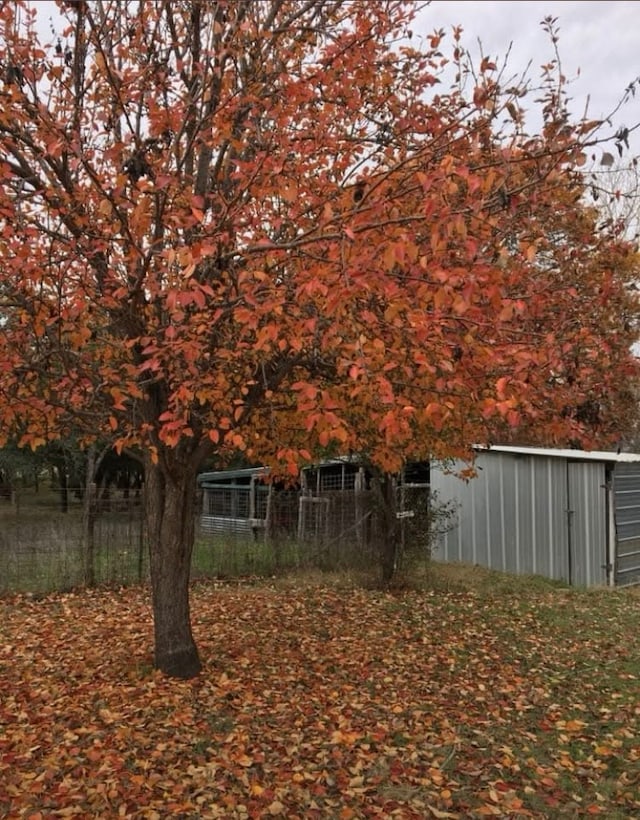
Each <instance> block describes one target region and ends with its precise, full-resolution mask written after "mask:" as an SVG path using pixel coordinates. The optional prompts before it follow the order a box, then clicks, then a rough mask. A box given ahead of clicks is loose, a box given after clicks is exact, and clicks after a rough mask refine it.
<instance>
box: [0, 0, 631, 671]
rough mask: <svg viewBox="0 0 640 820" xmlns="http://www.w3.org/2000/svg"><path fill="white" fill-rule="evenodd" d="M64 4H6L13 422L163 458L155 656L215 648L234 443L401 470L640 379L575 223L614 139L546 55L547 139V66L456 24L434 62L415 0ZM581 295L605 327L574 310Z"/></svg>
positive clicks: (3, 381) (5, 409) (24, 431)
mask: <svg viewBox="0 0 640 820" xmlns="http://www.w3.org/2000/svg"><path fill="white" fill-rule="evenodd" d="M60 8H61V10H62V12H63V13H64V14H65V15H67V20H68V25H67V27H66V28H65V29H64V30H63V31H61V32H60V40H59V41H55V42H53V43H51V44H48V45H47V44H42V43H40V41H39V38H38V35H37V31H36V29H35V25H34V24H35V20H36V18H37V15H38V7H37V5H36V6H35V7H34V8H33V9H31V10H30V8H29V6H28V5H27V4H24V3H12V4H8V3H6V4H3V6H2V9H1V10H0V32H1V38H2V40H1V41H2V52H1V54H0V58H1V61H2V73H3V81H2V88H1V90H0V95H1V97H2V100H1V101H2V107H1V110H0V155H1V157H2V159H1V160H0V220H1V226H2V231H1V233H0V252H1V258H2V272H1V281H0V298H1V299H2V304H3V316H4V321H3V323H2V325H1V327H0V332H1V333H2V356H1V358H0V405H1V407H2V418H3V430H7V431H9V430H15V431H17V432H18V433H19V435H20V436H21V441H22V443H23V444H24V445H30V446H32V447H37V446H38V445H40V444H42V443H44V442H46V441H48V440H50V439H55V438H57V437H59V436H63V435H65V434H67V432H68V431H69V430H70V429H73V430H77V429H82V430H83V431H84V432H83V436H84V441H85V443H87V444H88V443H89V442H90V441H92V440H93V439H95V438H96V437H99V436H105V437H108V436H113V437H115V438H116V439H117V441H118V446H120V447H134V446H135V447H137V448H138V449H139V452H141V453H142V459H143V462H144V469H145V515H146V521H147V530H148V537H149V548H150V556H151V585H152V597H153V610H154V624H155V662H156V665H157V666H158V667H159V668H160V669H162V670H164V671H165V672H167V673H168V674H171V675H177V676H191V675H194V674H196V673H197V672H198V670H199V669H200V659H199V657H198V652H197V649H196V646H195V643H194V641H193V636H192V632H191V625H190V614H189V597H188V582H189V570H190V559H191V549H192V543H193V527H194V509H193V503H194V486H195V477H196V473H197V471H198V468H199V466H200V465H201V464H202V462H203V459H205V458H207V457H210V456H211V454H212V453H213V452H214V451H217V452H218V454H219V455H220V456H224V454H225V452H232V451H237V450H240V451H242V452H244V453H245V454H246V456H247V458H250V459H255V460H257V459H260V460H264V461H268V462H269V463H272V464H280V465H285V466H286V468H287V469H289V470H290V471H291V472H295V471H296V469H297V465H298V464H299V463H300V462H301V461H304V460H308V459H310V458H311V457H312V453H313V452H314V450H315V449H316V448H321V447H328V446H332V447H334V448H337V449H338V450H341V451H344V452H346V451H348V450H356V451H358V452H362V453H363V454H366V456H367V457H368V458H369V459H370V461H371V463H373V464H375V465H377V466H378V467H379V468H380V469H382V470H393V469H396V468H397V467H398V466H399V465H400V464H401V462H402V461H403V460H404V459H405V458H409V457H428V456H436V457H438V456H440V457H441V456H452V455H465V454H466V455H468V454H469V448H470V446H471V444H472V443H474V442H478V441H486V440H489V439H490V438H491V437H492V436H493V435H494V434H495V431H496V430H500V429H502V427H503V426H504V425H507V426H508V428H517V427H518V426H519V425H521V424H525V423H527V422H529V423H532V424H535V427H536V431H537V433H538V435H539V437H540V438H541V439H545V440H548V441H558V440H560V439H561V438H567V437H571V438H573V439H575V440H580V441H587V442H588V441H589V435H590V434H592V430H591V429H590V427H589V425H588V424H585V423H584V420H581V419H580V418H579V417H578V415H577V414H575V413H563V412H562V410H563V409H564V408H565V407H575V406H578V405H579V403H580V402H582V401H584V400H585V399H586V398H587V397H588V396H589V395H590V394H591V390H592V387H593V384H594V382H596V381H597V382H598V384H599V385H600V386H602V385H606V386H607V388H609V387H610V388H611V389H612V391H613V394H615V391H616V389H617V387H618V385H619V384H620V383H621V382H623V381H625V380H628V379H629V378H631V377H634V376H635V369H634V363H633V361H632V359H631V356H630V354H629V352H628V345H629V343H630V341H631V339H632V337H633V336H634V332H635V328H634V327H631V326H629V327H627V326H626V325H625V324H624V322H622V321H620V320H619V319H618V318H617V314H616V313H615V312H614V311H610V310H608V309H607V308H606V304H610V303H611V300H614V301H615V303H616V304H618V303H619V304H623V305H624V309H625V310H626V311H628V312H629V314H630V315H632V316H633V317H634V319H635V311H636V304H635V302H634V301H633V299H631V298H630V297H629V295H628V293H627V291H626V290H625V288H624V284H625V277H626V276H628V275H629V268H628V267H623V268H618V267H612V266H615V265H616V264H617V260H618V259H619V258H620V257H621V255H624V254H625V253H626V250H625V247H624V246H623V245H622V243H620V242H618V241H617V240H616V239H615V238H614V237H610V236H603V237H602V244H601V246H600V251H601V253H600V256H599V257H598V261H597V263H592V261H591V255H590V248H585V247H583V246H582V244H581V239H582V235H581V234H579V232H578V231H577V229H576V230H570V229H569V228H570V226H571V224H572V223H571V220H572V218H573V215H574V214H576V215H577V217H578V218H579V219H580V220H583V223H581V224H584V226H585V230H586V229H587V225H588V220H589V215H588V214H587V212H586V211H585V210H584V208H583V205H582V203H581V189H580V179H579V176H578V172H577V170H576V164H578V163H580V162H582V160H583V157H584V153H583V152H584V149H585V147H586V145H587V143H589V142H590V143H594V142H596V141H597V137H596V135H595V132H594V127H595V126H594V124H589V123H579V124H578V125H577V126H573V125H572V124H571V123H570V122H569V121H568V118H567V116H566V112H565V109H564V106H563V90H562V80H561V77H559V76H557V75H556V74H555V73H554V71H553V66H550V67H549V68H548V69H547V70H548V82H546V84H545V87H544V88H543V89H542V96H541V97H539V99H540V100H541V102H540V103H539V105H540V108H541V116H542V118H543V121H544V126H543V128H542V130H541V133H539V134H536V135H533V136H531V135H529V134H527V133H526V129H525V125H524V116H523V113H522V109H521V104H522V100H523V98H524V97H525V96H526V95H527V94H528V93H529V92H528V90H527V89H528V86H526V85H517V84H516V85H513V84H511V83H506V82H504V81H503V78H502V76H501V75H500V74H499V73H498V72H497V71H496V68H495V66H494V65H493V64H492V63H490V62H489V61H487V60H483V61H482V62H481V65H479V66H477V67H475V68H474V67H471V66H468V65H464V64H463V57H462V50H461V49H460V46H459V43H458V38H459V32H456V33H455V35H454V41H453V43H452V64H453V65H454V67H455V68H456V70H457V72H458V78H459V81H458V80H456V81H455V82H454V86H453V87H452V88H451V89H450V90H449V91H447V90H446V89H445V88H444V87H443V86H441V85H440V84H439V83H440V78H439V74H440V73H441V71H442V68H443V66H444V65H445V64H446V62H447V61H446V59H445V57H444V55H443V53H442V51H441V47H442V37H441V35H440V34H438V33H435V34H434V35H433V36H432V37H431V38H429V39H428V40H427V42H426V44H425V45H423V46H419V47H414V46H412V45H411V42H412V41H411V39H410V38H409V29H408V26H409V25H410V23H411V20H412V16H413V15H414V13H415V12H416V11H417V10H418V8H417V6H416V4H414V3H413V2H411V3H406V2H401V0H384V1H383V0H381V1H380V2H376V3H371V2H369V0H234V2H230V1H227V0H217V1H210V2H203V1H201V0H190V2H187V0H185V1H184V2H173V0H172V1H171V2H169V0H166V2H165V1H163V0H157V1H156V2H121V3H118V4H113V3H109V2H74V3H71V2H68V3H61V4H60ZM463 78H466V83H465V82H463V81H462V79H463ZM528 104H529V105H530V104H531V103H530V101H528ZM534 104H535V103H534ZM603 139H604V137H603ZM559 203H560V205H559ZM558 213H560V216H558ZM578 240H580V241H578ZM552 249H553V252H552ZM625 258H628V257H625ZM567 260H571V265H572V266H573V267H571V268H570V269H569V268H567V267H566V266H565V263H567ZM574 273H576V275H578V274H579V280H580V281H579V284H576V283H575V281H574V280H573V279H572V277H573V275H574ZM583 282H584V283H586V285H587V286H588V290H585V291H584V292H582V290H581V288H582V283H583ZM579 289H580V290H579ZM578 291H579V292H580V299H581V308H583V309H584V311H585V313H586V315H585V317H584V318H585V319H586V318H588V319H589V321H587V322H585V323H584V326H583V323H581V322H580V321H578V317H577V312H576V311H574V312H573V313H572V314H571V315H572V317H574V318H575V321H569V320H567V321H564V320H562V321H560V319H563V317H564V316H565V314H566V313H567V312H569V311H570V310H571V308H572V307H573V306H574V303H575V300H576V293H577V292H578ZM605 291H606V293H605ZM592 317H593V318H592ZM614 359H615V364H616V367H615V368H612V366H611V365H612V361H613V360H614ZM569 361H571V368H572V370H571V378H569V376H568V375H567V376H565V375H560V376H559V375H558V374H564V372H565V369H566V368H567V367H568V366H569V365H568V364H567V362H569ZM610 427H611V419H610V418H607V419H603V421H602V424H601V425H600V431H601V433H602V435H603V436H604V434H605V433H606V432H607V430H608V428H610Z"/></svg>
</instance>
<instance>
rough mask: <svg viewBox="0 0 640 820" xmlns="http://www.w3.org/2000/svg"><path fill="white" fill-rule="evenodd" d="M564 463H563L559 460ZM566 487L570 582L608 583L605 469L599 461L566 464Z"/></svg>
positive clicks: (578, 583) (576, 583)
mask: <svg viewBox="0 0 640 820" xmlns="http://www.w3.org/2000/svg"><path fill="white" fill-rule="evenodd" d="M559 460H560V461H563V459H559ZM566 470H567V485H568V487H569V493H568V496H569V510H570V515H569V561H570V574H569V582H570V583H572V584H575V585H576V586H596V585H599V584H606V583H607V560H608V557H607V487H606V474H605V471H606V468H605V465H604V464H603V463H602V462H598V461H569V462H566Z"/></svg>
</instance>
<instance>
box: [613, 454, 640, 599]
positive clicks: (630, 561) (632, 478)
mask: <svg viewBox="0 0 640 820" xmlns="http://www.w3.org/2000/svg"><path fill="white" fill-rule="evenodd" d="M613 491H614V492H613V496H614V505H615V529H616V555H615V570H614V572H615V582H616V584H618V585H620V586H625V585H627V584H637V583H640V464H638V463H636V464H618V465H616V469H615V473H614V484H613Z"/></svg>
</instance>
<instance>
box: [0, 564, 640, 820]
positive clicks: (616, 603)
mask: <svg viewBox="0 0 640 820" xmlns="http://www.w3.org/2000/svg"><path fill="white" fill-rule="evenodd" d="M363 582H364V585H363ZM367 583H368V577H367V576H366V574H364V575H363V574H362V572H361V571H359V572H356V571H353V572H351V573H321V572H319V571H317V570H314V571H312V572H305V571H302V570H300V571H298V572H297V573H294V574H289V575H283V576H282V577H278V578H275V579H273V580H269V581H265V580H262V581H260V580H255V579H254V580H253V582H252V583H251V584H244V585H242V584H238V583H225V582H222V581H220V580H217V581H207V580H204V579H202V580H198V581H197V582H195V583H194V585H193V591H192V611H193V620H194V633H195V635H196V639H197V641H198V644H199V646H200V649H201V653H202V657H203V661H204V669H203V673H202V674H201V676H200V677H199V678H198V679H196V680H194V681H191V682H180V681H170V680H167V679H165V678H163V677H162V676H160V675H158V674H157V673H155V672H153V670H152V669H151V665H150V654H149V651H150V648H151V636H152V627H151V623H150V610H149V601H148V597H147V593H146V591H145V590H144V589H143V588H141V587H136V586H133V587H130V588H128V589H121V590H93V591H87V592H81V593H73V594H66V595H60V594H57V595H51V596H48V597H44V598H39V599H36V598H34V597H30V596H24V595H23V596H11V597H5V598H4V599H0V689H1V690H2V691H3V692H4V693H5V696H4V700H3V702H2V704H1V705H0V724H2V725H1V731H0V816H2V817H7V818H23V817H24V818H31V819H32V820H35V818H37V817H41V818H44V817H47V818H49V817H51V818H53V817H63V816H78V817H107V818H108V817H114V818H115V817H130V818H149V820H152V819H153V818H163V817H168V816H177V817H182V818H194V820H195V818H204V820H208V819H209V818H247V817H256V818H257V817H286V818H313V817H318V818H332V819H333V818H345V819H348V818H374V817H375V818H393V817H397V818H409V819H410V820H413V818H416V820H417V818H431V817H434V818H459V820H466V818H471V820H473V819H474V818H481V817H488V816H489V817H503V818H521V817H523V818H524V817H535V818H551V820H553V818H582V817H591V816H601V817H603V818H607V820H623V818H625V820H627V819H628V818H634V817H640V725H639V724H640V701H639V698H638V691H639V682H640V630H638V628H637V625H638V619H639V617H640V595H639V594H638V591H637V590H633V589H628V590H617V591H614V590H605V589H596V590H589V591H587V590H576V589H569V588H564V587H562V586H561V585H558V584H556V583H553V582H548V581H545V580H544V579H541V578H538V577H529V578H514V577H510V576H505V575H501V574H500V573H494V572H488V571H485V570H482V569H480V568H477V567H473V568H472V567H465V566H454V565H450V566H448V565H440V564H437V565H432V566H431V567H429V568H428V569H426V570H424V571H423V572H422V573H421V574H420V576H419V577H418V578H417V579H415V580H414V584H413V587H412V588H410V589H409V588H405V589H401V590H394V591H391V592H386V593H383V592H380V591H378V590H375V589H369V588H366V584H367Z"/></svg>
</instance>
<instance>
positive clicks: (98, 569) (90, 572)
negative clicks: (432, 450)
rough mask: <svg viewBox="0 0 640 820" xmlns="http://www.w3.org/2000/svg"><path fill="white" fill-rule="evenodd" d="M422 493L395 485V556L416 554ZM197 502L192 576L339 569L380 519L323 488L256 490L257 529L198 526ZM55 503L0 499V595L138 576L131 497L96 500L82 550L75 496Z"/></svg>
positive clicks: (363, 546)
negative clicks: (313, 491) (309, 491)
mask: <svg viewBox="0 0 640 820" xmlns="http://www.w3.org/2000/svg"><path fill="white" fill-rule="evenodd" d="M427 494H428V490H427V489H426V488H425V487H419V488H413V489H412V488H411V487H403V488H401V489H400V496H399V503H400V505H401V514H400V515H401V539H402V546H403V549H404V551H405V552H410V551H412V550H413V551H416V550H417V551H422V552H424V551H425V550H426V548H427V546H428V500H427V499H428V495H427ZM199 500H200V504H199V505H198V514H197V520H196V540H195V545H194V554H193V564H192V573H193V576H194V577H195V578H198V577H216V578H231V577H238V576H265V575H273V574H276V573H280V572H283V571H287V570H290V569H293V568H319V569H325V570H342V569H345V568H348V567H371V566H372V564H375V562H376V558H377V553H378V550H379V548H380V543H379V538H380V534H381V520H380V516H379V510H378V509H377V508H376V504H375V500H374V495H373V493H372V492H371V491H370V490H358V489H355V488H354V489H351V490H349V491H340V490H331V489H329V490H324V491H322V492H321V493H320V494H319V495H314V496H310V495H305V494H303V493H300V492H296V491H285V492H275V493H273V494H272V495H271V497H270V498H268V493H267V491H266V489H265V488H260V491H259V502H258V503H259V504H260V505H263V507H264V509H262V508H261V509H262V512H261V515H262V518H261V521H262V524H261V526H259V527H255V528H253V529H252V528H251V527H249V528H247V527H246V526H239V527H237V528H234V527H233V526H232V524H233V521H231V519H228V520H227V526H226V528H225V527H217V528H213V529H212V528H211V527H209V526H206V524H207V517H206V515H205V513H206V510H204V509H203V507H202V498H200V499H199ZM65 503H66V509H67V511H66V512H62V511H61V506H62V505H61V501H60V499H59V497H58V496H57V495H56V493H55V492H53V491H50V490H46V491H41V492H39V493H34V492H30V493H17V494H14V496H13V497H12V498H11V499H2V498H0V593H6V592H10V591H22V592H34V593H46V592H49V591H54V590H67V589H72V588H74V587H78V586H82V585H85V584H86V583H87V582H88V581H90V582H92V583H95V584H110V585H115V584H128V583H135V582H140V581H144V580H146V578H147V576H148V571H149V562H148V550H147V544H146V538H145V533H144V527H143V519H142V505H141V499H140V498H139V497H133V496H132V497H128V498H127V497H124V496H123V494H122V493H121V492H114V493H113V494H112V495H111V497H110V498H108V499H106V500H105V499H101V500H100V504H99V505H98V506H97V508H96V509H95V514H94V516H93V524H92V528H91V532H90V547H91V549H90V550H89V549H88V546H89V545H88V542H87V539H88V531H87V526H86V518H85V517H84V515H83V501H82V495H81V493H80V492H78V493H74V492H72V491H69V492H68V493H67V495H66V499H65ZM233 503H236V501H234V502H233ZM234 510H235V508H234ZM231 512H233V510H231V508H229V513H231ZM236 512H237V511H236ZM245 512H246V511H245ZM238 520H240V521H242V520H245V521H246V519H238ZM88 562H89V563H90V566H89V565H88Z"/></svg>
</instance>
